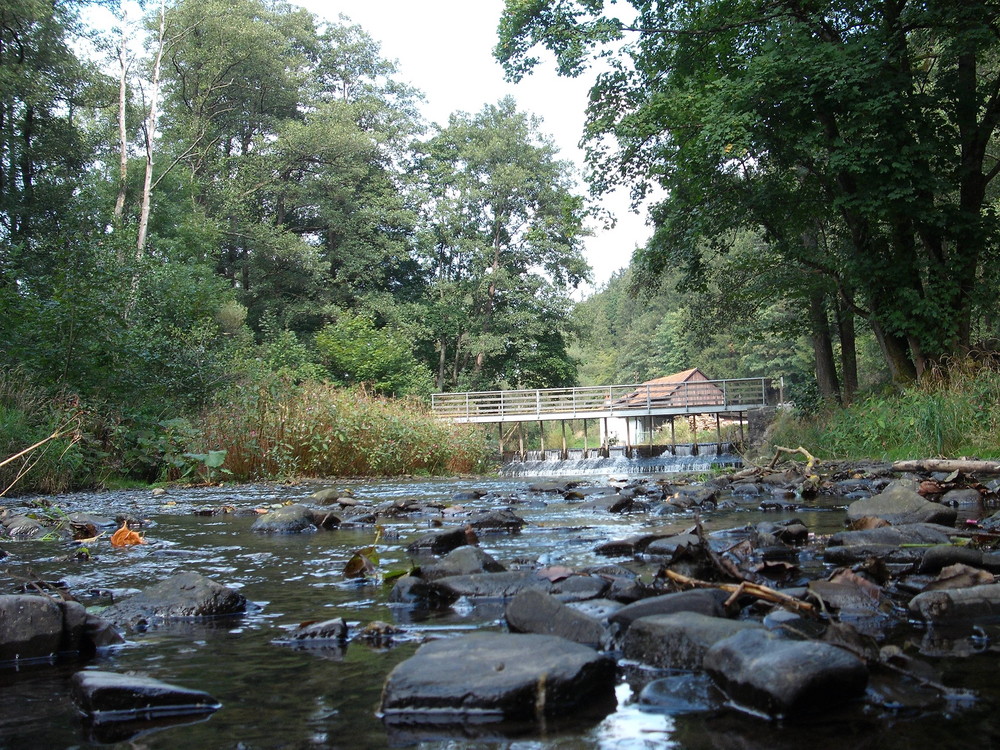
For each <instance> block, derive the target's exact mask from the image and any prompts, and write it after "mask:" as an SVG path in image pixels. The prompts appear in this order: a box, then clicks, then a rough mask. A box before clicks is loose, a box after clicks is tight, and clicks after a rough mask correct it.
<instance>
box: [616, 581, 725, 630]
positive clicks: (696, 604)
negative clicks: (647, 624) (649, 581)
mask: <svg viewBox="0 0 1000 750" xmlns="http://www.w3.org/2000/svg"><path fill="white" fill-rule="evenodd" d="M727 599H729V594H728V593H726V592H725V591H720V590H719V589H692V590H690V591H678V592H675V593H672V594H662V595H660V596H652V597H649V598H647V599H640V600H639V601H637V602H635V603H633V604H628V605H626V606H624V607H622V608H621V609H620V610H618V611H617V612H615V613H614V614H613V615H612V616H611V617H610V618H609V619H610V620H611V622H613V623H615V624H616V625H618V626H619V627H621V628H622V629H623V630H626V629H628V628H629V626H631V625H632V623H633V622H635V621H636V620H638V619H639V618H640V617H650V616H652V615H669V614H673V613H675V612H697V613H700V614H703V615H708V616H709V617H725V616H726V615H727V612H726V609H725V606H724V605H725V602H726V600H727Z"/></svg>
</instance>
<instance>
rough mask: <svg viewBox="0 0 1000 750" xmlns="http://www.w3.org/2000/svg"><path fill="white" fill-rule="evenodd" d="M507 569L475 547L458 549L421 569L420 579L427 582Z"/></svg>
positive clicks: (469, 546) (467, 545) (464, 546)
mask: <svg viewBox="0 0 1000 750" xmlns="http://www.w3.org/2000/svg"><path fill="white" fill-rule="evenodd" d="M504 570H506V568H504V566H503V565H501V564H500V563H498V562H497V561H496V560H495V559H493V557H491V556H490V555H489V554H488V553H486V552H484V551H483V550H482V549H480V548H479V547H476V546H474V545H469V544H466V545H463V546H462V547H457V548H456V549H453V550H452V551H451V552H449V553H448V554H447V555H445V556H444V557H442V558H441V559H440V560H439V561H438V562H435V563H431V564H430V565H422V566H421V567H420V577H421V578H423V579H424V580H427V581H434V580H437V579H438V578H447V577H448V576H462V575H473V574H476V573H502V572H503V571H504Z"/></svg>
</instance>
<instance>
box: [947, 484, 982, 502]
mask: <svg viewBox="0 0 1000 750" xmlns="http://www.w3.org/2000/svg"><path fill="white" fill-rule="evenodd" d="M982 499H983V496H982V495H980V494H979V490H976V489H973V488H971V487H969V488H967V489H960V490H948V491H947V492H945V493H944V494H943V495H942V496H941V504H942V505H951V506H956V505H977V504H978V503H979V502H980V501H981V500H982Z"/></svg>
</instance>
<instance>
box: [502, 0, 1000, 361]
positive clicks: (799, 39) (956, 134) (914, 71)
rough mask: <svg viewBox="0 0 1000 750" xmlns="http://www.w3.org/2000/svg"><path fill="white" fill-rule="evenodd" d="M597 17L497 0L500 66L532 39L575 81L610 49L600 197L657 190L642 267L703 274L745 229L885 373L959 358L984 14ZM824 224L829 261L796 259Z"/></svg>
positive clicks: (895, 8)
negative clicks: (714, 247) (826, 296)
mask: <svg viewBox="0 0 1000 750" xmlns="http://www.w3.org/2000/svg"><path fill="white" fill-rule="evenodd" d="M604 7H605V3H603V2H591V1H590V0H577V1H572V0H542V1H541V2H535V3H528V4H525V3H521V2H516V1H515V0H508V2H507V5H506V12H505V14H504V18H503V20H502V22H501V30H500V33H501V36H500V44H499V45H498V48H497V54H498V56H499V57H500V58H501V59H502V60H503V61H505V64H506V65H507V68H508V71H509V72H510V73H511V75H514V76H518V75H521V74H523V73H524V72H525V71H526V70H527V69H530V67H531V66H532V65H533V64H535V62H536V60H535V59H534V58H533V57H531V56H530V50H531V49H532V48H533V47H534V46H535V45H538V44H540V45H543V46H546V47H548V48H549V49H551V50H552V51H553V52H554V53H555V54H556V56H557V59H558V64H559V66H560V70H561V71H562V72H564V73H567V74H579V73H581V72H582V71H583V69H584V67H585V65H586V63H587V61H588V59H589V57H590V55H591V54H592V53H598V54H602V53H606V48H603V47H601V45H605V44H609V43H613V44H619V45H620V56H618V57H611V58H606V59H608V60H609V63H608V64H609V68H608V70H606V71H605V72H603V73H601V75H600V76H598V78H597V80H596V82H595V86H594V88H593V90H592V97H591V108H590V114H589V122H588V136H589V138H590V139H591V144H592V145H591V149H590V158H591V160H592V164H593V168H594V172H595V174H597V175H598V179H597V181H596V184H597V187H598V188H599V189H601V188H605V187H609V186H611V185H613V184H616V183H618V182H628V183H631V184H632V185H633V186H634V187H635V189H636V190H637V192H638V193H639V194H642V193H643V191H644V190H645V189H646V187H647V186H648V185H649V184H651V183H652V184H659V185H661V186H662V187H665V188H666V189H667V196H668V197H667V198H666V199H665V200H663V201H662V202H661V204H660V205H659V207H658V208H657V210H656V211H655V212H654V217H655V219H656V222H657V225H658V229H657V232H656V234H655V235H654V240H653V242H652V243H651V244H650V245H649V247H648V248H646V249H645V250H644V252H643V253H641V255H640V258H639V260H640V261H641V262H642V264H643V268H644V269H645V270H646V271H647V272H648V273H650V274H652V275H655V274H657V273H659V272H660V271H662V269H664V268H666V267H668V266H670V265H673V264H677V263H683V264H685V265H686V266H687V267H688V268H689V270H691V271H692V272H693V273H697V272H698V271H699V270H700V268H701V266H702V261H703V257H702V249H703V248H704V247H705V246H706V245H703V244H699V240H700V239H703V238H707V239H709V240H711V241H712V242H713V243H724V242H725V238H726V237H727V236H728V234H729V233H730V232H732V231H733V229H734V228H738V227H740V226H755V227H757V228H759V229H763V230H764V231H765V232H766V233H767V236H768V237H769V239H770V240H771V241H772V242H773V243H774V245H775V246H776V247H778V248H780V249H781V251H782V255H783V257H784V258H785V262H789V263H795V264H797V265H800V266H803V267H804V268H808V269H810V270H811V271H812V272H813V273H819V274H823V275H825V276H826V277H827V278H828V279H829V280H830V283H832V284H834V285H836V287H837V288H838V290H839V294H840V297H841V301H842V303H843V304H844V305H845V306H846V307H848V308H849V309H851V310H853V311H854V312H855V313H857V314H859V315H861V316H863V317H864V318H865V319H866V320H867V321H868V323H869V324H870V326H871V328H872V330H873V331H874V332H875V334H876V336H877V338H878V340H879V343H880V345H881V347H882V350H883V353H884V356H885V359H886V362H887V364H888V366H889V367H890V369H891V370H892V372H893V373H894V374H895V375H896V376H897V377H901V378H906V377H912V376H913V375H916V374H919V373H920V372H922V371H923V370H924V369H925V368H926V366H927V364H928V363H929V362H930V361H941V360H942V359H944V358H946V357H947V356H948V355H950V354H953V353H956V352H961V351H963V350H964V349H965V348H966V347H968V345H969V344H970V340H971V336H972V331H973V330H974V328H975V326H974V317H973V316H974V315H975V314H976V313H977V311H979V310H981V309H982V307H983V306H984V304H985V303H986V301H987V297H985V296H984V292H985V291H986V290H985V289H984V288H983V286H982V284H981V278H982V270H983V268H984V266H986V265H987V264H988V261H990V260H991V259H992V258H993V257H994V256H995V252H996V242H997V231H998V223H997V216H996V212H995V211H994V210H993V206H992V199H991V198H990V193H989V189H990V186H991V184H992V183H993V181H994V180H995V178H996V177H997V174H998V173H1000V162H998V160H997V158H996V156H995V155H991V151H990V145H991V144H992V143H995V139H996V134H997V127H998V125H1000V66H998V64H997V63H998V53H1000V30H998V28H997V26H996V24H995V20H996V14H997V8H996V4H995V2H991V1H990V0H982V1H972V2H965V3H929V4H928V3H918V2H911V1H909V0H900V2H892V3H883V2H870V1H869V0H847V1H841V2H830V1H829V0H824V1H823V2H818V3H807V4H803V3H801V2H798V0H779V2H768V3H765V2H762V1H758V0H754V1H753V2H741V1H739V0H711V1H709V2H693V1H692V2H677V3H647V2H639V0H632V1H630V2H629V3H628V4H627V6H626V4H623V3H619V4H617V5H615V6H613V7H614V9H615V10H617V11H619V13H621V14H626V15H624V17H616V16H614V15H611V14H608V15H605V14H604V12H603V11H604ZM609 7H610V6H609ZM629 11H631V12H629ZM614 144H616V146H617V147H614ZM818 222H822V223H824V224H825V225H826V226H827V227H828V228H830V229H833V230H834V231H837V233H838V234H839V237H840V239H841V240H842V241H841V242H839V243H828V244H827V247H828V248H831V249H834V250H835V252H831V253H828V254H825V255H819V254H815V253H813V252H811V251H810V248H809V247H808V246H805V247H804V246H803V243H802V242H801V239H800V238H801V237H802V236H803V234H804V233H810V232H814V231H815V227H816V224H817V223H818ZM817 322H818V318H817Z"/></svg>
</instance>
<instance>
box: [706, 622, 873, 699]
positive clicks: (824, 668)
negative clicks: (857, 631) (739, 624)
mask: <svg viewBox="0 0 1000 750" xmlns="http://www.w3.org/2000/svg"><path fill="white" fill-rule="evenodd" d="M704 666H705V669H706V671H707V672H708V673H709V674H710V675H711V677H712V679H713V680H715V682H716V684H717V685H718V686H719V687H720V688H722V690H723V691H724V692H725V693H726V694H727V695H728V696H729V697H730V699H732V700H733V702H734V703H736V704H738V705H741V706H744V707H746V708H749V709H751V710H753V711H758V712H763V713H766V714H768V715H770V716H774V717H787V718H795V717H797V716H799V715H800V714H803V713H811V712H815V711H824V710H827V709H830V708H833V707H835V706H838V705H840V704H843V703H846V702H847V701H851V700H855V699H857V698H860V697H861V696H862V695H863V694H864V691H865V686H866V685H867V683H868V669H867V667H866V666H865V664H864V662H863V661H862V660H861V659H859V658H858V657H856V656H854V655H853V654H851V653H849V652H847V651H845V650H844V649H841V648H837V647H836V646H831V645H830V644H828V643H821V642H819V641H792V640H786V639H783V638H781V637H779V636H777V635H775V634H773V633H771V632H769V631H767V630H762V629H758V628H752V629H747V630H743V631H742V632H739V633H737V634H736V635H733V636H731V637H729V638H726V639H724V640H721V641H719V642H718V643H716V644H715V645H714V646H712V647H711V648H710V649H709V650H708V652H707V653H706V654H705V659H704Z"/></svg>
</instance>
